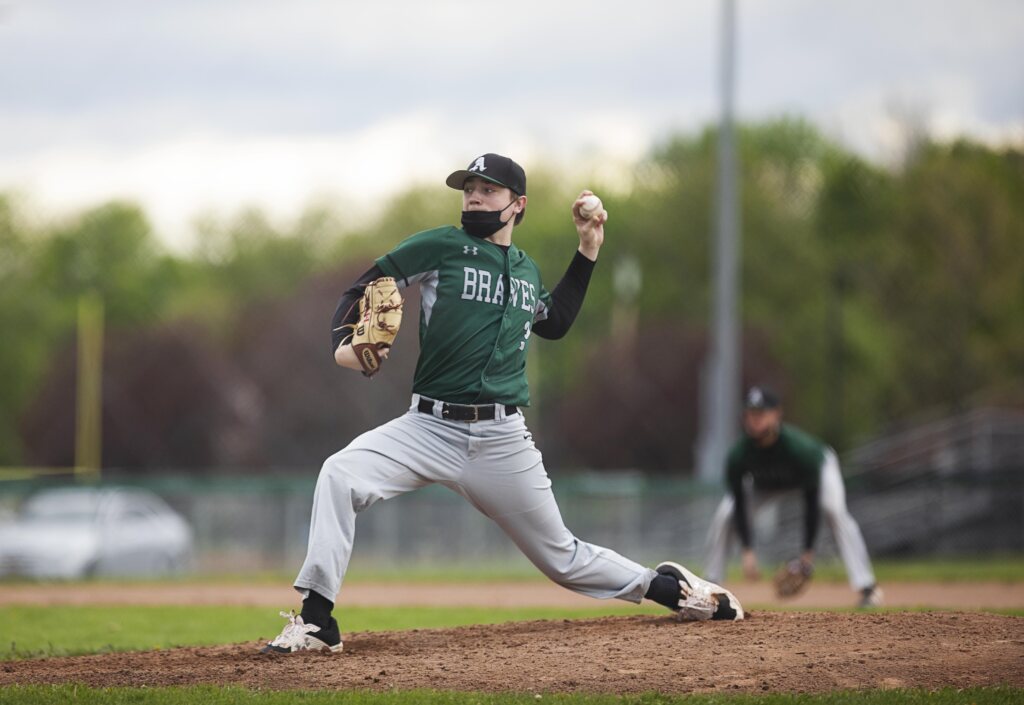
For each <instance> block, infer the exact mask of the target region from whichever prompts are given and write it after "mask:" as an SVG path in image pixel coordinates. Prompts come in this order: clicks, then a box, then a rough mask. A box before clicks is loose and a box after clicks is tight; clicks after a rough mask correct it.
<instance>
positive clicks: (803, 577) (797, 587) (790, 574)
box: [772, 558, 814, 598]
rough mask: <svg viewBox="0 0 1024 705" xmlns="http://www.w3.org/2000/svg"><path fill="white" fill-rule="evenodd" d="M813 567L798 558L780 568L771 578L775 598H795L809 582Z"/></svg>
mask: <svg viewBox="0 0 1024 705" xmlns="http://www.w3.org/2000/svg"><path fill="white" fill-rule="evenodd" d="M813 574H814V566H813V565H811V564H810V563H808V562H806V561H803V560H801V559H799V558H794V559H793V560H791V561H789V562H788V563H786V564H785V565H783V566H781V567H780V568H779V569H778V571H776V573H775V575H774V577H772V584H773V585H774V586H775V595H776V596H777V597H781V598H786V597H795V596H796V595H798V594H799V593H800V592H801V591H803V590H804V588H806V587H807V586H808V584H810V582H811V576H812V575H813Z"/></svg>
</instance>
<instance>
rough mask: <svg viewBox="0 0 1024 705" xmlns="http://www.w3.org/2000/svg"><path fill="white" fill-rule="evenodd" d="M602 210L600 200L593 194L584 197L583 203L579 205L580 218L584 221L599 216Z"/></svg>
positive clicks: (602, 206) (602, 205)
mask: <svg viewBox="0 0 1024 705" xmlns="http://www.w3.org/2000/svg"><path fill="white" fill-rule="evenodd" d="M603 210H604V204H603V203H601V199H600V198H598V197H597V196H595V195H594V194H590V195H589V196H584V197H583V202H582V203H580V216H581V217H583V218H584V219H586V220H590V219H591V218H593V217H594V216H595V215H599V214H600V213H601V211H603Z"/></svg>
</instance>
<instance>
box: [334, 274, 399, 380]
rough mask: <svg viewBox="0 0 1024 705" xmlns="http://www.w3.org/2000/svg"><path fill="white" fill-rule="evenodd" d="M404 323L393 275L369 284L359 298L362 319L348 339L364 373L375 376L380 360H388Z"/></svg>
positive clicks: (360, 317) (360, 318)
mask: <svg viewBox="0 0 1024 705" xmlns="http://www.w3.org/2000/svg"><path fill="white" fill-rule="evenodd" d="M401 325H402V297H401V295H400V294H399V293H398V284H397V283H396V282H395V280H394V278H393V277H381V278H380V279H374V280H373V281H372V282H370V283H369V284H367V285H366V290H365V291H364V292H363V298H362V299H361V300H360V301H359V320H358V321H357V322H356V324H355V325H354V326H353V329H352V337H351V338H350V339H349V340H348V341H347V342H348V343H349V344H350V345H351V346H352V351H353V352H354V353H355V355H356V359H358V360H359V365H360V366H361V367H362V368H363V374H364V375H366V376H367V377H372V376H373V375H375V374H377V373H378V372H379V371H380V363H381V362H382V361H383V360H385V359H387V356H388V353H387V351H388V350H389V349H390V348H391V345H392V343H393V342H394V340H395V336H397V335H398V329H399V327H400V326H401Z"/></svg>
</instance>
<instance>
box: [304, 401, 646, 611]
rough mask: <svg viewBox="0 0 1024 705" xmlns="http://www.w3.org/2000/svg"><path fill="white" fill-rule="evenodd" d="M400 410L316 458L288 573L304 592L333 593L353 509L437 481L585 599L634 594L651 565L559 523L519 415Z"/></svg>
mask: <svg viewBox="0 0 1024 705" xmlns="http://www.w3.org/2000/svg"><path fill="white" fill-rule="evenodd" d="M418 403H419V395H416V394H414V395H413V399H412V406H411V407H410V409H409V411H408V412H407V413H406V414H405V415H403V416H400V417H398V418H397V419H395V420H393V421H390V422H389V423H386V424H384V425H383V426H380V427H378V428H376V429H374V430H372V431H369V432H367V433H364V434H363V435H361V436H359V437H358V438H356V439H355V440H353V441H352V443H350V444H349V445H348V446H347V447H346V448H345V449H344V450H341V451H339V452H338V453H335V454H334V455H332V456H331V457H330V458H328V459H327V461H326V462H325V463H324V465H323V468H322V469H321V470H320V477H319V479H318V480H317V483H316V491H315V493H314V495H313V516H312V520H311V523H310V530H309V547H308V549H307V552H306V560H305V563H303V565H302V569H301V570H300V571H299V575H298V577H297V578H296V579H295V589H296V590H298V591H299V592H301V593H302V594H303V596H305V595H307V594H308V591H309V590H314V591H316V592H318V593H319V594H321V595H323V596H324V597H326V598H328V599H329V600H332V601H335V602H336V601H337V600H336V596H337V594H338V591H339V590H340V589H341V584H342V581H343V580H344V578H345V571H346V570H347V569H348V562H349V558H350V556H351V555H352V542H353V539H354V537H355V525H356V515H357V514H358V513H359V512H361V511H363V510H365V509H367V508H369V507H370V506H371V505H372V504H373V503H374V502H376V501H377V500H381V499H389V498H391V497H395V496H398V495H400V494H403V493H405V492H410V491H412V490H415V489H418V488H420V487H424V486H426V485H429V484H431V483H435V482H436V483H439V484H441V485H444V486H445V487H448V488H449V489H451V490H453V491H455V492H457V493H458V494H460V495H462V496H463V497H465V498H466V499H467V500H468V501H469V502H470V503H471V504H472V505H473V506H474V507H476V508H477V509H478V510H479V511H480V512H481V513H482V514H484V515H485V516H487V517H489V518H490V519H492V520H494V522H496V523H497V524H498V526H500V527H501V528H502V530H503V531H504V532H505V533H506V534H507V535H508V536H509V538H511V539H512V540H513V541H514V542H515V544H516V545H517V546H518V547H519V550H521V551H522V552H523V553H524V554H525V555H526V557H527V558H529V559H530V561H532V562H533V564H534V565H535V566H537V567H538V568H539V569H540V570H541V572H543V573H544V575H546V576H547V577H549V578H550V579H551V580H553V581H554V582H556V583H558V584H559V585H562V586H563V587H566V588H569V589H570V590H573V591H575V592H579V593H582V594H584V595H589V596H590V597H599V598H611V597H617V598H620V599H623V600H628V601H630V602H640V600H641V599H643V596H644V594H645V593H646V592H647V588H648V586H649V585H650V583H651V580H652V579H653V578H654V577H655V575H656V573H655V572H654V571H653V570H651V569H650V568H645V567H644V566H642V565H639V564H638V563H634V562H633V561H631V560H629V559H627V558H624V557H623V556H620V555H619V554H618V553H615V552H614V551H611V550H609V549H607V548H601V547H600V546H595V545H593V544H589V543H585V542H583V541H580V540H579V539H577V538H576V537H575V536H573V535H572V533H571V532H570V531H569V529H567V528H566V527H565V524H564V523H563V522H562V515H561V513H560V512H559V510H558V504H557V503H556V502H555V497H554V494H553V493H552V492H551V480H550V479H549V478H548V475H547V472H545V470H544V463H543V461H542V459H541V454H540V451H538V450H537V448H536V447H535V446H534V444H533V437H532V436H531V435H530V432H529V431H528V430H527V428H526V423H525V420H524V419H523V415H522V414H521V413H519V414H513V415H506V414H505V407H504V406H502V405H497V406H496V413H495V418H494V420H493V421H477V422H474V423H468V422H462V421H449V420H446V419H442V418H440V402H437V403H435V412H434V415H430V414H424V413H421V412H419V411H417V405H418Z"/></svg>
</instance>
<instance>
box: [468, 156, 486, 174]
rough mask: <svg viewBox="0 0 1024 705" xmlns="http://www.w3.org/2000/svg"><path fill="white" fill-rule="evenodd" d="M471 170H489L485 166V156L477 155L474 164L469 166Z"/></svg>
mask: <svg viewBox="0 0 1024 705" xmlns="http://www.w3.org/2000/svg"><path fill="white" fill-rule="evenodd" d="M469 171H487V167H485V166H484V158H483V157H477V158H476V161H475V162H473V166H471V167H469Z"/></svg>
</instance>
